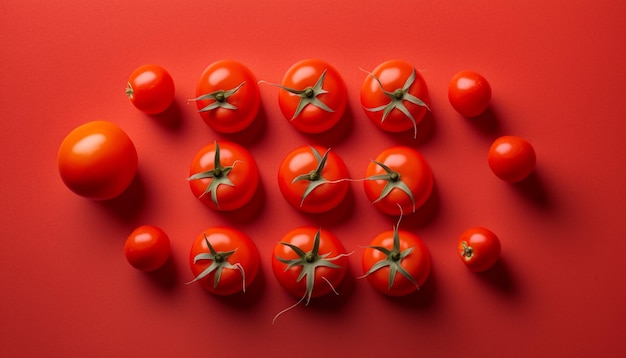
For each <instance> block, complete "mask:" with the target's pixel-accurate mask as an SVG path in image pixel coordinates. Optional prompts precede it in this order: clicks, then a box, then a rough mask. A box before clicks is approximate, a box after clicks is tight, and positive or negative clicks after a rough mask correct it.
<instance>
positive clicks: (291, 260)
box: [272, 227, 349, 321]
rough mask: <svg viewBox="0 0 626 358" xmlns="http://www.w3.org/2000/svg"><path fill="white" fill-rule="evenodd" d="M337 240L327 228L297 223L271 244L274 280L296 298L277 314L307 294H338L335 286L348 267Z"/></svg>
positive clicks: (307, 295)
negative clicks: (276, 241) (298, 225)
mask: <svg viewBox="0 0 626 358" xmlns="http://www.w3.org/2000/svg"><path fill="white" fill-rule="evenodd" d="M348 255H349V254H347V253H346V250H345V248H344V247H343V245H342V244H341V241H339V239H338V238H337V237H336V236H335V235H333V234H332V233H331V232H329V231H327V230H322V229H318V228H314V227H301V228H297V229H294V230H292V231H290V232H288V233H287V234H286V235H285V236H284V237H283V239H282V241H280V242H279V243H278V244H276V246H275V247H274V255H273V256H272V271H273V272H274V276H275V277H276V279H277V280H278V283H279V284H280V285H281V286H282V287H283V288H284V289H285V290H287V292H289V293H291V294H292V295H294V296H296V297H300V300H299V301H298V302H296V304H294V305H292V306H290V307H288V308H287V309H285V310H282V311H281V312H279V313H278V314H277V315H276V316H275V317H274V321H276V319H277V318H278V316H280V315H281V314H283V313H285V312H287V311H289V310H290V309H292V308H294V307H296V306H297V305H299V304H300V303H302V302H303V301H305V302H306V303H305V305H308V304H309V301H310V300H311V298H314V297H320V296H324V295H327V294H329V293H331V292H333V293H335V294H338V293H337V290H336V288H337V287H338V286H339V285H340V284H341V282H342V281H343V278H344V276H345V275H346V271H347V269H348V258H347V256H348Z"/></svg>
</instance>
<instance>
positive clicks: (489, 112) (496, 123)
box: [458, 104, 502, 138]
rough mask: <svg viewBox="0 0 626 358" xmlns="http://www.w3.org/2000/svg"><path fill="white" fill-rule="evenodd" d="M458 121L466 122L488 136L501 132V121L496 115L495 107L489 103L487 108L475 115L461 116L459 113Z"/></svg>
mask: <svg viewBox="0 0 626 358" xmlns="http://www.w3.org/2000/svg"><path fill="white" fill-rule="evenodd" d="M458 119H459V120H460V121H463V120H464V121H466V122H468V123H469V124H470V125H471V126H472V127H474V128H475V129H476V130H477V131H478V132H480V133H482V134H484V135H485V136H488V137H494V138H495V137H498V136H500V135H501V134H500V133H502V121H501V120H500V117H499V115H498V110H497V108H495V107H494V105H493V104H491V105H490V106H489V107H487V109H486V110H485V111H484V112H483V113H481V114H479V115H478V116H476V117H471V118H467V117H463V116H461V115H460V114H459V118H458Z"/></svg>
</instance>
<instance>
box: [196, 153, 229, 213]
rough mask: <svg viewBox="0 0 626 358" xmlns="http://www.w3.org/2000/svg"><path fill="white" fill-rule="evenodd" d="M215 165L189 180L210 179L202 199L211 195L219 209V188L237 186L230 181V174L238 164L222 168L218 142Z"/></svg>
mask: <svg viewBox="0 0 626 358" xmlns="http://www.w3.org/2000/svg"><path fill="white" fill-rule="evenodd" d="M213 163H214V164H213V169H211V170H207V171H205V172H200V173H196V174H194V175H192V176H190V177H189V180H198V179H208V178H210V179H211V182H210V183H209V185H207V187H206V189H205V191H204V193H202V195H200V197H203V196H204V195H207V194H209V193H210V194H211V200H212V201H213V204H215V206H216V207H217V208H218V209H219V207H220V205H219V202H218V200H217V188H219V186H220V185H228V186H235V185H234V184H233V182H232V181H231V180H230V179H228V174H230V172H231V171H232V170H233V168H234V167H235V164H236V162H235V163H233V165H230V166H226V167H225V166H222V163H221V160H220V146H219V144H218V143H217V141H215V158H214V160H213Z"/></svg>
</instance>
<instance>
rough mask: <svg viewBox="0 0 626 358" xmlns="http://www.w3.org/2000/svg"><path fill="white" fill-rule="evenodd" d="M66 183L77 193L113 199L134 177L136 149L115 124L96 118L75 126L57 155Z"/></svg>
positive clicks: (100, 198) (62, 176)
mask: <svg viewBox="0 0 626 358" xmlns="http://www.w3.org/2000/svg"><path fill="white" fill-rule="evenodd" d="M57 165H58V170H59V174H60V176H61V179H62V180H63V183H64V184H65V185H66V186H67V188H68V189H70V190H71V191H72V192H74V193H75V194H77V195H79V196H82V197H85V198H88V199H92V200H110V199H113V198H115V197H117V196H119V195H120V194H122V193H123V192H124V191H125V190H126V189H127V188H128V187H129V186H130V184H131V183H132V181H133V179H134V178H135V174H136V172H137V166H138V156H137V150H136V148H135V145H134V144H133V141H132V140H131V139H130V137H129V136H128V134H126V132H124V130H122V129H121V128H120V127H119V126H117V125H116V124H114V123H112V122H109V121H103V120H97V121H92V122H87V123H84V124H82V125H80V126H78V127H76V128H74V129H73V130H72V131H71V132H70V133H69V134H67V135H66V136H65V138H64V139H63V141H62V142H61V145H60V146H59V151H58V154H57Z"/></svg>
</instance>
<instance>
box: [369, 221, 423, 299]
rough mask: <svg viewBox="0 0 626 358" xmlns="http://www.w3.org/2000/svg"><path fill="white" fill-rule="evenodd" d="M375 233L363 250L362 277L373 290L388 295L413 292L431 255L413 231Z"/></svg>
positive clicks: (417, 287) (395, 230)
mask: <svg viewBox="0 0 626 358" xmlns="http://www.w3.org/2000/svg"><path fill="white" fill-rule="evenodd" d="M399 226H400V220H398V224H397V225H396V226H394V228H393V230H392V231H385V232H382V233H380V234H379V235H377V236H376V237H375V238H374V239H373V240H372V242H371V243H370V245H369V246H366V248H365V251H364V252H363V261H362V262H363V272H365V274H364V275H363V276H362V277H366V278H367V280H368V281H369V283H370V284H371V285H372V287H374V288H375V289H376V291H378V292H380V293H383V294H385V295H389V296H406V295H409V294H411V293H413V292H415V291H417V290H418V289H419V288H420V287H421V286H422V285H423V284H424V282H426V279H427V278H428V276H429V274H430V266H431V256H430V251H429V250H428V247H426V244H424V242H423V241H422V240H421V239H420V238H419V237H418V236H417V235H415V234H413V233H411V232H408V231H404V230H399Z"/></svg>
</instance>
